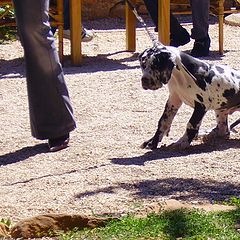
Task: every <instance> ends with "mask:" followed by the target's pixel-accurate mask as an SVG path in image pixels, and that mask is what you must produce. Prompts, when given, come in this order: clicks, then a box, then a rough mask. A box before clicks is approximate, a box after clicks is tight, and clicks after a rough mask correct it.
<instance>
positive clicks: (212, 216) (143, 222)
mask: <svg viewBox="0 0 240 240" xmlns="http://www.w3.org/2000/svg"><path fill="white" fill-rule="evenodd" d="M237 223H240V209H239V208H238V209H236V210H233V211H230V212H211V213H207V212H204V211H200V210H191V211H190V210H184V209H180V210H174V211H165V212H163V213H161V214H151V215H149V216H148V217H146V218H137V217H134V216H127V217H123V218H122V219H120V220H118V221H112V222H109V223H108V224H107V226H106V227H104V228H96V229H92V230H89V229H85V230H82V231H72V232H69V233H67V234H61V235H60V236H59V239H61V240H70V239H71V240H72V239H88V240H90V239H94V240H96V239H99V240H100V239H104V240H143V239H146V240H153V239H161V240H176V239H188V240H190V239H191V240H210V239H216V240H217V239H219V240H220V239H222V240H239V239H240V232H239V231H237V229H236V224H237Z"/></svg>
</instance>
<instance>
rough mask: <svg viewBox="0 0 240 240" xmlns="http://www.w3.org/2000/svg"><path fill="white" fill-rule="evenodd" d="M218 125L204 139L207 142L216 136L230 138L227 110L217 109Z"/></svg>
mask: <svg viewBox="0 0 240 240" xmlns="http://www.w3.org/2000/svg"><path fill="white" fill-rule="evenodd" d="M215 115H216V121H217V126H216V127H215V128H214V129H213V130H212V131H211V132H210V133H209V134H208V135H206V136H204V138H203V141H204V142H207V141H209V140H213V139H215V138H218V137H220V138H229V136H230V131H229V128H228V113H227V112H226V111H220V110H215Z"/></svg>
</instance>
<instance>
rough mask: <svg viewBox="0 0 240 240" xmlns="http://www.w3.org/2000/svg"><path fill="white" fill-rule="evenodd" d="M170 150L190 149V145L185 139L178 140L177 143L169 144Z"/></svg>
mask: <svg viewBox="0 0 240 240" xmlns="http://www.w3.org/2000/svg"><path fill="white" fill-rule="evenodd" d="M169 147H171V148H174V149H178V150H183V149H186V148H188V147H190V143H189V142H188V140H187V139H186V138H180V139H179V140H178V141H177V142H175V143H172V144H170V146H169Z"/></svg>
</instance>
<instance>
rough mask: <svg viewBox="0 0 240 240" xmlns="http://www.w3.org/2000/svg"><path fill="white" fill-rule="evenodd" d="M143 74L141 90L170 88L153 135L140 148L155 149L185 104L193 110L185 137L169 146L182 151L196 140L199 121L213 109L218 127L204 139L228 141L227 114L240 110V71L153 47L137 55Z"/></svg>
mask: <svg viewBox="0 0 240 240" xmlns="http://www.w3.org/2000/svg"><path fill="white" fill-rule="evenodd" d="M139 61H140V66H141V69H142V72H143V75H142V79H141V82H142V87H143V89H150V90H156V89H158V88H161V87H162V86H163V85H167V86H168V89H169V97H168V100H167V103H166V105H165V109H164V112H163V114H162V116H161V118H160V120H159V122H158V128H157V130H156V133H155V134H154V136H153V137H152V138H151V139H149V140H148V141H146V142H144V143H143V144H142V148H149V149H155V148H157V146H158V143H159V142H161V140H162V138H163V136H164V135H168V133H169V131H170V127H171V124H172V121H173V118H174V116H175V115H176V113H177V111H178V109H179V108H180V106H181V105H182V103H185V104H187V105H189V106H191V107H192V108H193V109H194V110H193V113H192V116H191V118H190V120H189V122H188V123H187V127H186V131H185V133H184V135H183V136H182V137H181V138H180V139H179V140H178V141H177V142H175V143H173V144H172V145H173V146H174V147H177V148H180V149H184V148H187V147H189V145H190V143H191V142H192V140H193V139H194V138H195V137H197V135H198V131H199V127H200V125H201V122H202V119H203V117H204V115H205V114H206V112H207V111H208V110H214V111H215V115H216V121H217V126H216V127H215V128H214V129H213V130H212V131H211V132H210V133H209V134H208V136H207V138H206V139H208V140H209V139H212V138H216V137H222V138H227V137H229V134H230V131H229V127H228V114H232V113H233V112H234V111H237V110H240V71H237V70H234V69H232V68H230V67H228V66H225V65H214V64H209V63H206V62H204V61H202V60H199V59H196V58H193V57H192V56H190V55H188V54H186V53H184V52H181V51H179V50H178V49H177V48H174V47H168V46H163V45H155V46H153V47H152V48H149V49H146V50H145V51H144V52H143V53H141V54H140V55H139Z"/></svg>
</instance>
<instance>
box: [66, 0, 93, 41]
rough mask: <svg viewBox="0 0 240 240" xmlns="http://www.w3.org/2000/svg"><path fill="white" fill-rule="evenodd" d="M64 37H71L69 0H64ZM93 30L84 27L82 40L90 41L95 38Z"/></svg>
mask: <svg viewBox="0 0 240 240" xmlns="http://www.w3.org/2000/svg"><path fill="white" fill-rule="evenodd" d="M63 12H64V31H63V36H64V38H67V39H70V2H69V0H64V10H63ZM93 37H94V34H93V31H91V30H88V29H86V28H84V27H82V42H89V41H91V40H92V39H93Z"/></svg>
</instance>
